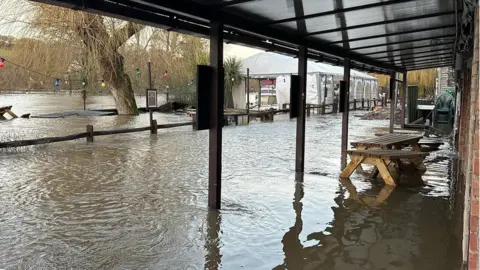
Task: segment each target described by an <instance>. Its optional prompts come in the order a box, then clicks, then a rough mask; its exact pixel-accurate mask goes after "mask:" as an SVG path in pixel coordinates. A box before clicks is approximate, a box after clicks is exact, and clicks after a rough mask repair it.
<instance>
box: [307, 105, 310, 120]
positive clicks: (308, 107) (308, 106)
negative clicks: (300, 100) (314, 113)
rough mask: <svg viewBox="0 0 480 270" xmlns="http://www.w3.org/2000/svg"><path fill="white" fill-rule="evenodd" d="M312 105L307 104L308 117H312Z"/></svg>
mask: <svg viewBox="0 0 480 270" xmlns="http://www.w3.org/2000/svg"><path fill="white" fill-rule="evenodd" d="M310 106H311V105H310V104H307V117H310Z"/></svg>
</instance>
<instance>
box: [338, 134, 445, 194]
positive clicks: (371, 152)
mask: <svg viewBox="0 0 480 270" xmlns="http://www.w3.org/2000/svg"><path fill="white" fill-rule="evenodd" d="M422 140H424V142H423V143H422ZM422 144H423V145H425V144H426V145H429V146H431V147H432V149H437V148H438V147H439V146H440V145H441V144H443V142H441V141H430V140H428V139H423V136H422V135H418V134H405V133H390V134H386V135H382V136H377V137H373V138H370V139H366V140H363V141H358V142H352V143H351V145H352V147H354V148H356V150H348V151H347V154H348V155H349V156H350V163H349V164H348V166H346V167H345V169H344V170H343V172H342V173H341V175H340V177H341V178H348V177H350V175H351V174H352V173H353V172H354V171H355V170H358V171H359V172H363V169H362V167H361V164H369V165H373V166H375V168H374V170H373V172H372V174H371V176H372V177H373V178H375V177H377V175H378V174H380V176H381V177H382V179H383V181H384V182H385V184H387V185H392V186H395V183H396V180H398V176H399V175H400V174H401V173H402V172H403V171H405V170H406V169H407V167H408V166H409V167H411V168H413V169H414V171H416V172H418V173H422V172H424V171H425V170H426V169H425V165H424V163H423V161H424V159H425V157H426V156H427V155H428V153H426V152H424V151H422V148H421V147H420V146H421V145H422Z"/></svg>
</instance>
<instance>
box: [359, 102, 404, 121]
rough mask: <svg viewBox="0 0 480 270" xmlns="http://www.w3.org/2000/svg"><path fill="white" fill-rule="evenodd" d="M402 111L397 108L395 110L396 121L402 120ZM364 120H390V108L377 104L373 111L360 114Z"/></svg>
mask: <svg viewBox="0 0 480 270" xmlns="http://www.w3.org/2000/svg"><path fill="white" fill-rule="evenodd" d="M401 113H402V111H401V110H400V109H399V108H397V109H396V110H395V122H397V121H398V122H399V121H400V117H401ZM360 119H362V120H389V119H390V108H387V107H380V106H377V107H375V108H373V110H372V111H370V112H368V113H365V114H364V115H362V116H360Z"/></svg>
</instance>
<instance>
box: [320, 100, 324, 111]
mask: <svg viewBox="0 0 480 270" xmlns="http://www.w3.org/2000/svg"><path fill="white" fill-rule="evenodd" d="M320 109H321V111H320V114H325V102H322V108H320Z"/></svg>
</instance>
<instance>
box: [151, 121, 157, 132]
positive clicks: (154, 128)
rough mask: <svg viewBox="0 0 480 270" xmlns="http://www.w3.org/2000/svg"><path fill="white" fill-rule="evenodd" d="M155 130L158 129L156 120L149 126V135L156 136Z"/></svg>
mask: <svg viewBox="0 0 480 270" xmlns="http://www.w3.org/2000/svg"><path fill="white" fill-rule="evenodd" d="M157 129H158V125H157V120H152V122H151V126H150V133H151V134H157Z"/></svg>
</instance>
